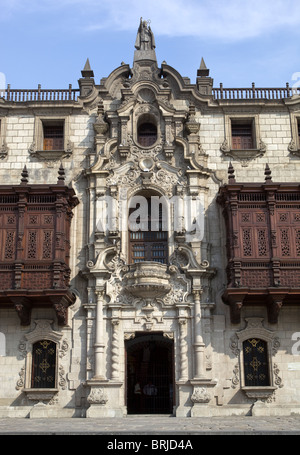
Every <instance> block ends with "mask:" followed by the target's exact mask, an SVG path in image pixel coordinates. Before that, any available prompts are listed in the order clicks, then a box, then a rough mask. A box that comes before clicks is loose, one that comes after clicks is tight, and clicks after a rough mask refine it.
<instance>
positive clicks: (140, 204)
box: [129, 195, 168, 264]
mask: <svg viewBox="0 0 300 455" xmlns="http://www.w3.org/2000/svg"><path fill="white" fill-rule="evenodd" d="M133 199H134V201H133V203H132V204H131V206H130V208H129V262H130V263H137V262H145V261H153V262H160V263H161V264H166V263H167V260H168V229H167V211H166V205H165V203H164V201H161V200H160V198H159V197H158V196H156V197H155V196H151V197H150V196H147V197H144V196H143V195H141V196H136V197H135V198H133Z"/></svg>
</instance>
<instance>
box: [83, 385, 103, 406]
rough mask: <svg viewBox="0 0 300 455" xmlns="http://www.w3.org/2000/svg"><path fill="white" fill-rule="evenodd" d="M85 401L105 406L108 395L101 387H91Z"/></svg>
mask: <svg viewBox="0 0 300 455" xmlns="http://www.w3.org/2000/svg"><path fill="white" fill-rule="evenodd" d="M87 401H88V403H89V404H100V405H102V406H105V405H106V403H107V402H108V397H107V393H106V391H105V389H104V388H102V387H99V388H92V390H91V392H90V394H89V396H88V398H87Z"/></svg>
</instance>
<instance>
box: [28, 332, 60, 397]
mask: <svg viewBox="0 0 300 455" xmlns="http://www.w3.org/2000/svg"><path fill="white" fill-rule="evenodd" d="M55 385H56V343H54V342H53V341H50V340H40V341H37V342H36V343H34V344H33V347H32V374H31V387H32V388H33V389H36V388H37V389H53V388H55Z"/></svg>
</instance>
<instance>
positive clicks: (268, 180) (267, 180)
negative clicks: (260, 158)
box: [265, 163, 272, 183]
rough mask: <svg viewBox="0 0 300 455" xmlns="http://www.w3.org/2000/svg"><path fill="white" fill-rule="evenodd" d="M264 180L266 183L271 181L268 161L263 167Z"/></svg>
mask: <svg viewBox="0 0 300 455" xmlns="http://www.w3.org/2000/svg"><path fill="white" fill-rule="evenodd" d="M265 176H266V177H265V181H266V183H268V182H272V172H271V169H270V168H269V165H268V163H267V164H266V169H265Z"/></svg>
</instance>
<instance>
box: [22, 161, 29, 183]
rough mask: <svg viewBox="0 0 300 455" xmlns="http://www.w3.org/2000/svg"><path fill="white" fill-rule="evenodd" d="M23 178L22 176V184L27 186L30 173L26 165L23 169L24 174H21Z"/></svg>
mask: <svg viewBox="0 0 300 455" xmlns="http://www.w3.org/2000/svg"><path fill="white" fill-rule="evenodd" d="M21 176H22V178H21V182H22V184H23V185H27V183H28V171H27V167H26V165H25V166H24V168H23V171H22V173H21Z"/></svg>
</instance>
